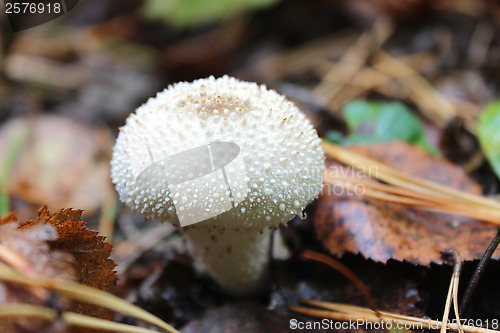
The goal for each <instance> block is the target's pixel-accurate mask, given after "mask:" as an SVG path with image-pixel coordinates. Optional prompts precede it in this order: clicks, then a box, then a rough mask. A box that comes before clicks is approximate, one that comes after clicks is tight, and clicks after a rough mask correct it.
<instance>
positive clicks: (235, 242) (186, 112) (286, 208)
mask: <svg viewBox="0 0 500 333" xmlns="http://www.w3.org/2000/svg"><path fill="white" fill-rule="evenodd" d="M205 147H208V148H205ZM111 167H112V169H111V172H112V180H113V182H114V183H115V185H116V189H117V191H118V193H119V195H120V199H121V200H122V201H123V202H124V203H126V204H127V205H128V206H130V207H131V208H132V209H134V210H135V211H137V212H140V213H142V214H144V215H145V216H146V217H148V218H153V219H159V220H161V221H168V222H170V223H172V224H174V225H176V226H181V227H182V228H181V231H182V232H183V234H184V235H185V236H186V238H187V240H188V243H189V246H190V248H191V249H192V251H193V256H194V258H195V261H196V264H197V266H198V268H199V269H200V270H204V271H206V272H207V273H209V274H210V275H211V276H213V277H214V278H215V279H216V280H217V281H218V282H219V283H220V284H221V285H222V286H223V287H224V288H225V289H226V290H228V291H229V292H231V293H233V294H248V293H252V292H254V291H255V290H258V289H259V288H261V287H262V285H263V281H264V280H265V272H266V267H267V263H268V256H267V251H268V246H269V242H268V237H269V228H270V227H277V226H278V225H280V224H285V223H287V222H288V221H289V220H291V219H292V218H293V217H295V216H296V215H297V214H301V213H302V211H303V209H304V208H305V207H306V205H307V204H308V203H310V202H311V201H312V200H313V199H315V198H316V197H317V196H318V195H319V193H320V191H321V187H322V175H323V171H324V154H323V151H322V149H321V147H320V139H319V138H318V135H317V133H316V131H315V129H314V128H313V126H312V124H311V123H310V122H309V121H308V119H307V118H306V117H305V116H304V115H303V114H302V113H301V112H300V111H299V109H298V108H297V107H296V106H295V105H294V104H293V103H291V102H290V101H288V100H286V99H285V97H284V96H282V95H280V94H278V93H277V92H275V91H274V90H268V89H267V88H266V87H265V86H263V85H261V86H259V85H257V84H255V83H250V82H244V81H239V80H237V79H235V78H232V77H228V76H224V77H221V78H218V79H215V78H214V77H209V78H207V79H199V80H196V81H194V82H191V83H187V82H180V83H177V84H175V85H172V86H169V87H168V88H167V89H166V90H164V91H162V92H160V93H158V94H157V95H156V97H154V98H151V99H149V100H148V101H147V102H146V103H145V104H144V105H142V106H141V107H139V108H138V109H137V110H136V112H135V113H134V114H131V115H130V116H129V117H128V119H127V121H126V125H125V126H124V127H122V128H121V129H120V133H119V136H118V139H117V142H116V145H115V147H114V151H113V158H112V161H111ZM204 217H207V218H206V219H205V218H204ZM188 224H190V225H188ZM185 225H188V226H185Z"/></svg>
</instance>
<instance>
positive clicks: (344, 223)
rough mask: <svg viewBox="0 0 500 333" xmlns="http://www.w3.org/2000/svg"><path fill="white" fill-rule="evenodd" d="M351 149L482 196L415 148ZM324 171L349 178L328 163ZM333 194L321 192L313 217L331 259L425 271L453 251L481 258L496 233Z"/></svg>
mask: <svg viewBox="0 0 500 333" xmlns="http://www.w3.org/2000/svg"><path fill="white" fill-rule="evenodd" d="M351 149H352V150H354V151H356V152H357V153H361V154H363V155H365V156H367V157H370V158H373V159H376V160H378V161H381V162H384V163H386V164H388V165H389V166H391V167H393V168H396V169H398V170H401V171H404V172H407V173H409V174H411V175H414V176H419V177H422V178H425V179H429V180H432V181H435V182H438V183H441V184H444V185H448V186H450V187H453V188H456V189H460V190H463V191H468V192H471V193H475V194H480V193H481V189H480V186H479V185H478V184H477V183H475V182H473V181H471V180H470V179H468V178H467V176H466V175H465V173H464V172H463V171H462V170H461V169H460V168H459V167H457V166H454V165H453V164H451V163H449V162H447V161H445V160H443V159H441V158H437V157H433V156H430V155H428V154H427V153H426V152H425V151H424V150H422V149H420V148H418V147H414V146H411V145H408V144H406V143H402V142H392V143H389V144H377V145H372V146H357V147H354V146H353V147H351ZM327 168H328V170H330V171H331V170H334V171H335V172H341V173H344V174H349V172H350V171H349V168H347V167H345V166H342V165H340V164H337V163H336V162H334V161H331V160H328V161H327ZM353 174H354V175H355V176H356V174H357V172H353ZM333 190H335V189H333V188H331V187H325V189H324V191H323V195H322V197H321V198H320V200H319V202H318V205H317V209H316V212H315V217H314V227H315V230H316V234H317V237H318V238H319V240H320V241H321V242H322V244H323V246H324V247H325V248H326V249H328V251H329V252H330V253H331V254H333V255H342V254H343V253H345V252H353V253H361V254H362V255H364V256H365V257H367V258H371V259H373V260H376V261H380V262H387V260H389V259H396V260H406V261H409V262H412V263H416V264H420V265H429V264H430V263H431V262H435V263H441V262H442V261H441V255H440V251H441V250H444V249H447V248H455V249H456V250H457V251H458V252H459V253H460V255H461V257H462V259H464V260H473V259H477V258H480V257H481V256H482V255H483V253H484V251H485V250H486V248H487V247H488V245H489V243H490V241H491V239H493V237H494V235H495V233H496V226H494V225H492V224H488V223H485V222H480V221H476V220H472V219H468V218H462V217H458V216H454V215H448V214H441V213H435V212H429V211H424V210H421V209H418V208H411V207H408V206H405V205H401V204H395V203H389V202H385V201H380V200H374V199H368V198H363V197H359V196H352V195H351V196H349V195H347V193H340V192H339V191H335V193H336V194H335V193H334V191H333ZM339 194H340V195H339ZM497 257H498V256H497Z"/></svg>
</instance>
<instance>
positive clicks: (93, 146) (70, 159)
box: [0, 115, 112, 216]
mask: <svg viewBox="0 0 500 333" xmlns="http://www.w3.org/2000/svg"><path fill="white" fill-rule="evenodd" d="M20 132H28V133H29V137H28V140H27V143H26V144H24V146H23V147H21V150H20V151H19V152H16V154H17V158H16V163H15V164H14V167H13V168H12V173H11V174H10V175H8V176H9V177H8V179H9V194H10V195H11V196H13V197H17V198H20V199H22V200H24V201H26V202H28V203H30V204H32V205H33V206H34V207H37V208H36V209H38V207H40V206H41V205H43V204H47V205H48V206H49V207H50V208H51V209H61V208H63V207H80V208H81V209H84V210H85V211H86V213H91V212H93V211H95V210H96V209H97V208H98V207H99V205H100V203H101V202H102V197H101V194H102V193H104V192H105V191H104V190H103V188H104V186H107V185H108V184H109V183H110V181H109V163H108V162H107V160H106V159H105V158H104V155H105V154H103V149H102V147H103V146H106V143H104V144H103V143H102V142H100V141H99V140H100V139H101V138H100V137H99V135H98V134H97V133H98V132H97V131H94V130H92V129H90V128H88V127H85V126H83V125H80V124H77V123H76V122H74V121H71V120H70V119H67V118H64V117H59V116H46V115H45V116H40V117H36V118H34V119H24V118H17V119H13V120H10V121H8V122H7V123H5V124H4V125H3V126H2V127H1V128H0V164H1V163H2V162H3V160H4V159H6V158H8V156H5V154H6V151H7V147H8V146H9V145H10V144H11V141H12V140H13V138H14V137H15V135H16V133H20ZM105 140H107V141H109V144H107V147H105V149H108V147H109V149H110V147H111V146H112V145H111V141H112V136H111V135H110V136H109V138H106V139H105ZM35 212H36V210H35V211H34V212H29V216H32V214H33V213H35ZM20 215H21V216H22V215H27V214H23V213H20Z"/></svg>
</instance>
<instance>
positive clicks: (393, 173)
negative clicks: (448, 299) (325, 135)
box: [322, 141, 500, 224]
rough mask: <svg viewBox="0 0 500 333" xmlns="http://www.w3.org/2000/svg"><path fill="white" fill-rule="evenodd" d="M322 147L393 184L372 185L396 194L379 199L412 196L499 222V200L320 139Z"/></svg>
mask: <svg viewBox="0 0 500 333" xmlns="http://www.w3.org/2000/svg"><path fill="white" fill-rule="evenodd" d="M322 147H323V149H324V151H325V153H326V155H328V156H329V157H331V158H334V159H335V160H337V161H339V162H341V163H343V164H346V165H348V166H351V167H353V168H355V169H357V170H360V171H363V172H365V173H366V171H367V170H368V171H369V172H368V174H367V176H370V177H374V178H377V179H379V180H381V181H384V182H386V183H388V184H390V185H392V186H394V187H393V188H391V190H390V191H387V189H388V188H387V187H381V186H379V185H375V186H378V188H377V189H376V190H377V191H374V192H379V193H384V192H386V191H387V192H389V193H393V194H396V195H392V196H386V195H378V196H379V198H380V199H386V198H387V199H394V200H397V199H398V197H399V198H412V199H414V200H420V202H417V201H414V202H413V201H412V202H413V203H414V204H416V205H419V204H422V205H423V207H427V208H430V209H432V208H434V209H436V210H439V211H443V212H447V213H454V214H460V215H465V216H470V217H474V218H478V219H480V220H483V221H487V222H492V223H495V224H499V223H500V203H499V202H496V201H494V200H490V199H487V198H485V197H482V196H479V195H474V194H470V193H466V192H463V191H459V190H456V189H452V188H450V187H447V186H444V185H440V184H437V183H435V182H432V181H428V180H425V179H421V178H418V177H414V176H411V175H408V174H406V173H404V172H401V171H398V170H395V169H393V168H391V167H389V166H387V165H385V164H383V163H381V162H378V161H376V160H373V159H370V158H368V157H365V156H363V155H360V154H357V153H354V152H351V151H349V150H347V149H345V148H342V147H340V146H338V145H336V144H332V143H328V142H325V141H323V143H322ZM372 170H376V172H371V171H372ZM325 179H326V181H325V182H327V183H328V182H331V181H335V179H333V180H332V179H331V177H328V175H327V176H326V177H325ZM364 184H366V183H364ZM370 186H371V185H369V184H368V185H367V187H370ZM372 187H373V186H372ZM370 194H373V192H370ZM374 195H376V194H374ZM401 200H402V199H401Z"/></svg>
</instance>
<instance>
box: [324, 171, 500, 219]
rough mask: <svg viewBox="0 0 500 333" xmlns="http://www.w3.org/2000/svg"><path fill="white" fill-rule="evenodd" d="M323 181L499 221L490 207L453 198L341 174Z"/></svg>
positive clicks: (365, 193) (367, 194) (369, 194)
mask: <svg viewBox="0 0 500 333" xmlns="http://www.w3.org/2000/svg"><path fill="white" fill-rule="evenodd" d="M323 182H324V183H325V184H329V185H333V186H335V187H338V188H342V189H345V190H348V191H350V192H351V193H356V186H357V185H363V189H364V190H363V194H362V195H363V196H365V197H369V198H373V199H379V200H384V201H388V202H393V203H399V204H403V205H410V206H415V207H419V208H423V209H427V210H430V211H437V212H441V213H448V214H455V215H457V214H459V215H462V216H466V217H470V218H474V219H478V220H483V221H487V222H491V223H495V224H498V223H499V221H500V214H499V213H496V212H494V211H492V210H491V209H483V208H478V207H472V208H470V207H468V206H465V207H464V205H463V203H461V202H457V201H455V200H451V199H442V198H436V197H431V196H423V195H420V194H418V193H414V192H411V191H406V190H404V189H399V188H397V187H394V186H388V185H384V184H377V183H373V182H366V181H363V180H361V179H355V178H349V177H345V176H342V175H339V176H337V177H336V178H332V177H330V176H328V175H326V176H325V178H324V179H323Z"/></svg>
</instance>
